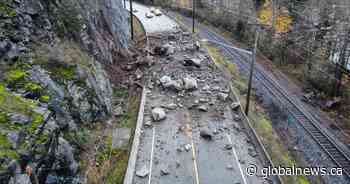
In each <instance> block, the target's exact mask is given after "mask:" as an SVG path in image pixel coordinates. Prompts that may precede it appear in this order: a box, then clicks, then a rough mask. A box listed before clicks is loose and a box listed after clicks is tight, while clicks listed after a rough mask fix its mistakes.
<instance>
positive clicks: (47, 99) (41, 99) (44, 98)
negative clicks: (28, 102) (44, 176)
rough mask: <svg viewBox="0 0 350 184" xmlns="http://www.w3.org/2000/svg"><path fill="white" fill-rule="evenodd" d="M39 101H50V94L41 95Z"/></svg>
mask: <svg viewBox="0 0 350 184" xmlns="http://www.w3.org/2000/svg"><path fill="white" fill-rule="evenodd" d="M39 101H40V102H42V103H49V101H50V96H47V95H44V96H41V97H40V99H39Z"/></svg>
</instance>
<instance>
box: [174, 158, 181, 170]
mask: <svg viewBox="0 0 350 184" xmlns="http://www.w3.org/2000/svg"><path fill="white" fill-rule="evenodd" d="M175 166H176V168H179V167H180V166H181V164H180V162H179V161H178V160H176V163H175Z"/></svg>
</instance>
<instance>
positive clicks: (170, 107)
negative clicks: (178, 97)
mask: <svg viewBox="0 0 350 184" xmlns="http://www.w3.org/2000/svg"><path fill="white" fill-rule="evenodd" d="M164 108H166V109H169V110H175V109H176V108H177V105H176V104H174V103H171V104H168V105H165V106H164Z"/></svg>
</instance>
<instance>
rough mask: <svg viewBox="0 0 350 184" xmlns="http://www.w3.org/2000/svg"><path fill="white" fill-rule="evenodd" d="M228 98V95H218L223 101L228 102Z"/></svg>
mask: <svg viewBox="0 0 350 184" xmlns="http://www.w3.org/2000/svg"><path fill="white" fill-rule="evenodd" d="M227 97H228V94H226V93H221V92H220V93H218V98H219V99H220V100H221V101H226V99H227Z"/></svg>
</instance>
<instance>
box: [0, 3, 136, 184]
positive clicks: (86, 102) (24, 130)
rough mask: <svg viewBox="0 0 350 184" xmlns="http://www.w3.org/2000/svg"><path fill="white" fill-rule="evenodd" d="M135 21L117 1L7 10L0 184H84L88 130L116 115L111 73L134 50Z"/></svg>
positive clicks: (1, 28)
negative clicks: (82, 158) (80, 159)
mask: <svg viewBox="0 0 350 184" xmlns="http://www.w3.org/2000/svg"><path fill="white" fill-rule="evenodd" d="M127 15H128V14H127V12H126V11H124V10H123V9H122V5H121V1H113V0H87V1H86V0H78V1H76V0H2V1H1V2H0V183H26V182H29V183H30V182H32V183H33V182H35V181H39V183H57V182H58V183H60V182H61V183H62V182H63V180H64V181H65V182H68V183H79V182H81V181H82V180H81V179H78V178H77V177H76V175H77V173H78V172H79V170H78V163H77V161H76V156H77V154H79V149H78V147H79V144H82V143H83V142H84V137H83V136H82V135H81V129H83V128H84V126H86V125H88V124H91V123H94V122H96V121H101V120H103V119H105V118H106V117H108V116H109V114H110V112H111V111H112V109H111V105H112V104H111V103H112V102H111V96H112V87H111V84H110V82H109V78H108V76H107V74H106V72H105V70H104V67H106V66H108V64H110V63H115V62H118V58H117V55H118V53H120V52H123V50H125V49H126V48H127V47H128V44H129V39H130V38H129V26H127V24H128V23H127V18H128V17H127ZM28 173H29V174H28ZM29 176H31V177H29Z"/></svg>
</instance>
